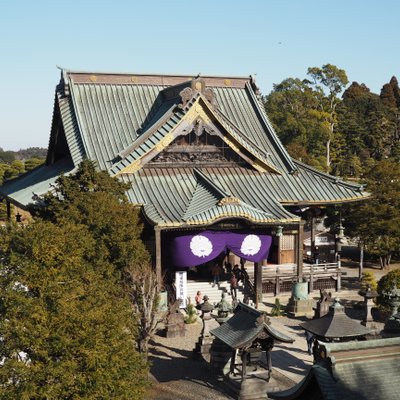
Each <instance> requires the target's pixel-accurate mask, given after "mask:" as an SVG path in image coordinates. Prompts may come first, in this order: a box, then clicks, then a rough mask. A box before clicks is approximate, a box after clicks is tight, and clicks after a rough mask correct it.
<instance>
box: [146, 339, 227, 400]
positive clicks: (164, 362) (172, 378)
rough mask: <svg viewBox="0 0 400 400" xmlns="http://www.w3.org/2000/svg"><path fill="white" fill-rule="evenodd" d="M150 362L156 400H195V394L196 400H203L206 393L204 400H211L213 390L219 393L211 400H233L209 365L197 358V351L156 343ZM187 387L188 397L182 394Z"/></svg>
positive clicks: (150, 355)
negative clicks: (205, 399) (202, 395)
mask: <svg viewBox="0 0 400 400" xmlns="http://www.w3.org/2000/svg"><path fill="white" fill-rule="evenodd" d="M177 340H179V338H177ZM149 361H150V364H151V366H150V372H151V374H152V376H153V377H154V379H155V380H156V381H157V385H156V389H157V390H156V392H157V393H156V394H155V396H156V397H153V398H154V399H157V400H159V399H182V400H184V399H193V398H194V397H193V394H194V393H196V398H201V393H204V396H205V397H203V398H208V397H207V396H208V395H209V394H210V393H209V391H210V390H214V391H215V393H214V394H213V397H210V398H216V399H223V398H226V399H227V398H230V397H229V396H228V393H227V392H225V391H224V389H223V388H221V386H220V382H219V381H218V380H217V377H216V376H215V374H213V373H212V372H211V370H210V368H209V365H208V364H207V363H206V362H205V361H204V360H203V359H202V358H201V357H196V355H195V354H194V353H193V351H190V350H184V349H180V348H177V347H171V346H167V345H164V344H161V343H155V342H153V343H152V345H151V347H150V350H149ZM175 387H176V388H177V389H179V391H177V392H176V393H175V394H174V393H172V392H173V391H174V388H175ZM183 387H185V388H186V392H187V394H185V390H182V388H183ZM164 392H165V393H164ZM182 392H183V393H182ZM160 393H162V395H161V394H160ZM178 393H179V394H178ZM207 393H208V394H207ZM197 395H199V397H197Z"/></svg>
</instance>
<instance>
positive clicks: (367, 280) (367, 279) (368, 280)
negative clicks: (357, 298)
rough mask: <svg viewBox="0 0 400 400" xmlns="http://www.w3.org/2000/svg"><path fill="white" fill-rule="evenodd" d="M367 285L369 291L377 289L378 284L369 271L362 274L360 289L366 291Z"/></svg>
mask: <svg viewBox="0 0 400 400" xmlns="http://www.w3.org/2000/svg"><path fill="white" fill-rule="evenodd" d="M368 285H369V286H370V287H371V290H376V289H377V288H378V282H377V280H376V278H375V274H374V273H373V272H370V271H366V272H363V274H362V278H361V289H366V288H367V287H368Z"/></svg>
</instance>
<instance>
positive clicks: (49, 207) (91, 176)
mask: <svg viewBox="0 0 400 400" xmlns="http://www.w3.org/2000/svg"><path fill="white" fill-rule="evenodd" d="M128 188H129V185H127V184H124V183H123V182H121V181H119V180H118V179H117V178H113V177H111V176H110V175H109V174H108V173H107V172H105V171H97V170H96V168H95V165H94V163H93V162H91V161H87V160H86V161H83V162H82V163H81V164H80V165H79V168H78V170H77V172H76V173H75V174H74V175H68V176H66V175H64V176H61V177H60V178H59V179H58V180H57V182H56V185H55V187H54V192H53V193H49V194H47V195H45V196H44V197H43V198H42V199H40V201H39V202H38V204H36V205H35V206H34V207H33V208H32V209H31V211H32V213H33V214H34V215H35V216H37V217H40V218H42V219H44V220H47V221H51V222H53V223H56V224H63V223H65V222H71V223H75V224H83V225H85V226H87V227H88V229H89V231H90V232H91V234H92V235H93V237H94V238H95V240H96V245H97V246H98V247H99V249H100V250H101V251H102V252H103V253H104V254H105V255H106V257H107V259H108V261H110V262H111V263H112V264H113V265H114V266H115V267H116V268H117V269H119V270H121V271H122V270H123V269H124V268H127V267H130V266H132V265H140V264H145V263H148V261H149V254H148V253H147V251H146V249H145V247H144V244H143V242H142V240H141V238H140V235H141V233H142V224H141V223H140V216H139V209H137V208H135V207H134V206H132V205H131V204H130V203H129V202H128V199H127V197H126V194H125V192H126V190H127V189H128Z"/></svg>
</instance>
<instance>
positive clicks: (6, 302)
mask: <svg viewBox="0 0 400 400" xmlns="http://www.w3.org/2000/svg"><path fill="white" fill-rule="evenodd" d="M0 249H1V255H0V259H1V265H0V267H1V273H0V337H1V341H0V359H1V360H2V366H1V368H0V399H10V400H11V399H21V400H42V399H47V400H53V399H54V400H60V399H87V400H89V399H142V398H144V394H145V390H146V387H147V366H146V363H145V362H144V361H143V359H142V357H141V356H140V355H139V354H138V352H137V351H136V344H135V337H136V329H137V328H136V326H135V323H134V319H133V318H132V309H131V305H130V302H129V299H128V297H127V294H126V292H124V291H123V290H122V287H121V284H120V274H119V272H118V271H117V270H116V269H115V267H114V266H113V265H112V264H111V263H110V262H108V260H107V258H108V257H107V255H106V254H105V255H103V254H101V253H99V251H100V250H101V249H100V248H99V247H98V246H97V245H96V240H95V239H94V237H93V235H92V234H91V232H90V230H89V229H88V227H87V226H84V225H81V224H74V223H71V222H66V221H64V222H63V224H62V225H57V224H54V223H51V222H42V221H38V222H35V223H32V224H30V225H28V226H26V227H24V228H13V229H10V230H9V231H8V232H5V231H4V230H3V232H2V236H1V246H0Z"/></svg>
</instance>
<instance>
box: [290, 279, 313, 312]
mask: <svg viewBox="0 0 400 400" xmlns="http://www.w3.org/2000/svg"><path fill="white" fill-rule="evenodd" d="M313 308H314V300H312V299H309V298H308V283H307V282H298V283H295V284H294V285H293V288H292V297H291V298H290V299H289V303H288V305H287V308H286V311H287V312H288V313H289V314H292V315H294V316H295V317H301V316H312V315H313V314H314V309H313Z"/></svg>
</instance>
